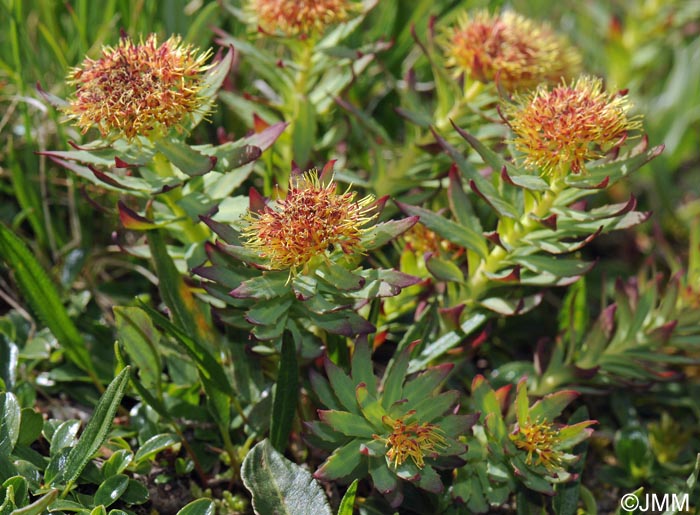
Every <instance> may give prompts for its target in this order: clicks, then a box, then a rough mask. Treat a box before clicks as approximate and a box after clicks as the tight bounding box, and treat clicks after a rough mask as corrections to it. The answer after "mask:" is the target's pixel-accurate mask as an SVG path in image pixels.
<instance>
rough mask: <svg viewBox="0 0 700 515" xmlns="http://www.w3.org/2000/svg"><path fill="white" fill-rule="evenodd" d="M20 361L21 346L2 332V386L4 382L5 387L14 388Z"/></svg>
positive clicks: (0, 356)
mask: <svg viewBox="0 0 700 515" xmlns="http://www.w3.org/2000/svg"><path fill="white" fill-rule="evenodd" d="M18 363H19V347H17V344H15V343H14V342H11V341H10V340H9V339H8V338H7V337H6V336H5V335H4V334H2V333H0V388H2V385H3V383H4V385H5V389H7V390H9V391H12V390H13V389H14V387H15V381H16V379H17V364H18Z"/></svg>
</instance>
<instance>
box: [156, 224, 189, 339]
mask: <svg viewBox="0 0 700 515" xmlns="http://www.w3.org/2000/svg"><path fill="white" fill-rule="evenodd" d="M148 247H149V249H150V250H151V256H152V257H153V264H154V265H155V269H156V275H157V276H158V290H159V291H160V295H161V297H162V298H163V302H165V305H166V306H168V309H169V310H170V313H171V314H172V318H173V322H175V325H177V326H178V327H180V328H181V329H182V330H183V331H185V333H186V334H188V335H190V336H191V337H195V335H197V334H199V332H198V329H197V324H196V322H195V319H194V315H193V314H192V312H191V311H190V310H189V309H188V308H187V305H186V304H185V301H184V300H183V299H184V298H187V297H188V296H190V293H189V291H188V290H187V286H186V285H185V282H184V281H183V279H182V276H181V275H180V273H179V272H178V271H177V268H176V267H175V263H173V260H172V258H171V257H170V255H168V250H167V248H166V246H165V240H164V239H163V235H162V234H161V231H159V230H156V231H151V232H150V233H149V235H148Z"/></svg>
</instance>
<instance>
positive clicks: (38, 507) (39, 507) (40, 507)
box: [12, 490, 58, 515]
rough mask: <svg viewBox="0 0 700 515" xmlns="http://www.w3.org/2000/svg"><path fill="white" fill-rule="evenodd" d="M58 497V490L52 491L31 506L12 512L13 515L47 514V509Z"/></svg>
mask: <svg viewBox="0 0 700 515" xmlns="http://www.w3.org/2000/svg"><path fill="white" fill-rule="evenodd" d="M57 495H58V490H51V491H50V492H48V493H47V494H45V495H43V496H41V497H39V498H38V499H37V500H36V501H34V502H33V503H32V504H30V505H29V506H25V507H24V508H18V509H16V510H14V511H13V512H12V515H42V514H44V513H46V511H47V508H48V507H49V506H50V505H51V503H52V502H53V501H54V499H56V496H57Z"/></svg>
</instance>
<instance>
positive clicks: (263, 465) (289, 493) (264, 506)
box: [241, 439, 332, 515]
mask: <svg viewBox="0 0 700 515" xmlns="http://www.w3.org/2000/svg"><path fill="white" fill-rule="evenodd" d="M241 478H242V479H243V484H244V485H245V487H246V488H247V489H248V490H249V491H250V493H251V494H252V495H253V510H254V511H255V513H256V514H257V515H269V514H271V513H274V514H276V515H309V514H310V513H313V514H314V515H332V512H331V508H330V506H329V505H328V501H327V500H326V496H325V495H324V493H323V490H321V487H320V486H319V484H318V483H317V482H316V481H315V480H314V478H313V477H312V476H311V474H310V473H309V472H308V471H306V470H304V469H303V468H301V467H300V466H299V465H297V464H295V463H292V462H291V461H289V460H288V459H286V458H285V457H284V456H282V455H281V454H280V453H278V452H277V451H276V450H275V449H274V448H273V447H272V445H271V444H270V442H269V441H268V440H267V439H266V440H263V441H262V442H260V443H259V444H257V445H256V446H255V447H253V448H252V449H251V450H250V452H249V453H248V455H247V456H246V457H245V460H243V465H242V467H241Z"/></svg>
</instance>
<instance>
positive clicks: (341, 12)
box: [250, 0, 350, 36]
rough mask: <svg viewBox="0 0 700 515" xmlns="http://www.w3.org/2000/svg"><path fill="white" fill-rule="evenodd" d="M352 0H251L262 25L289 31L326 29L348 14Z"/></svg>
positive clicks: (287, 33) (270, 28)
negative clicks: (350, 0)
mask: <svg viewBox="0 0 700 515" xmlns="http://www.w3.org/2000/svg"><path fill="white" fill-rule="evenodd" d="M349 8H350V5H349V1H348V0H251V2H250V9H251V11H253V12H254V13H255V14H256V16H257V18H258V23H259V24H260V26H261V27H262V28H263V29H264V30H266V31H268V32H274V31H276V30H280V31H281V32H283V33H284V34H286V35H290V36H291V35H297V34H310V33H312V32H323V30H324V28H325V27H327V26H328V25H332V24H334V23H338V22H341V21H344V20H346V19H347V18H348V11H349Z"/></svg>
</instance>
